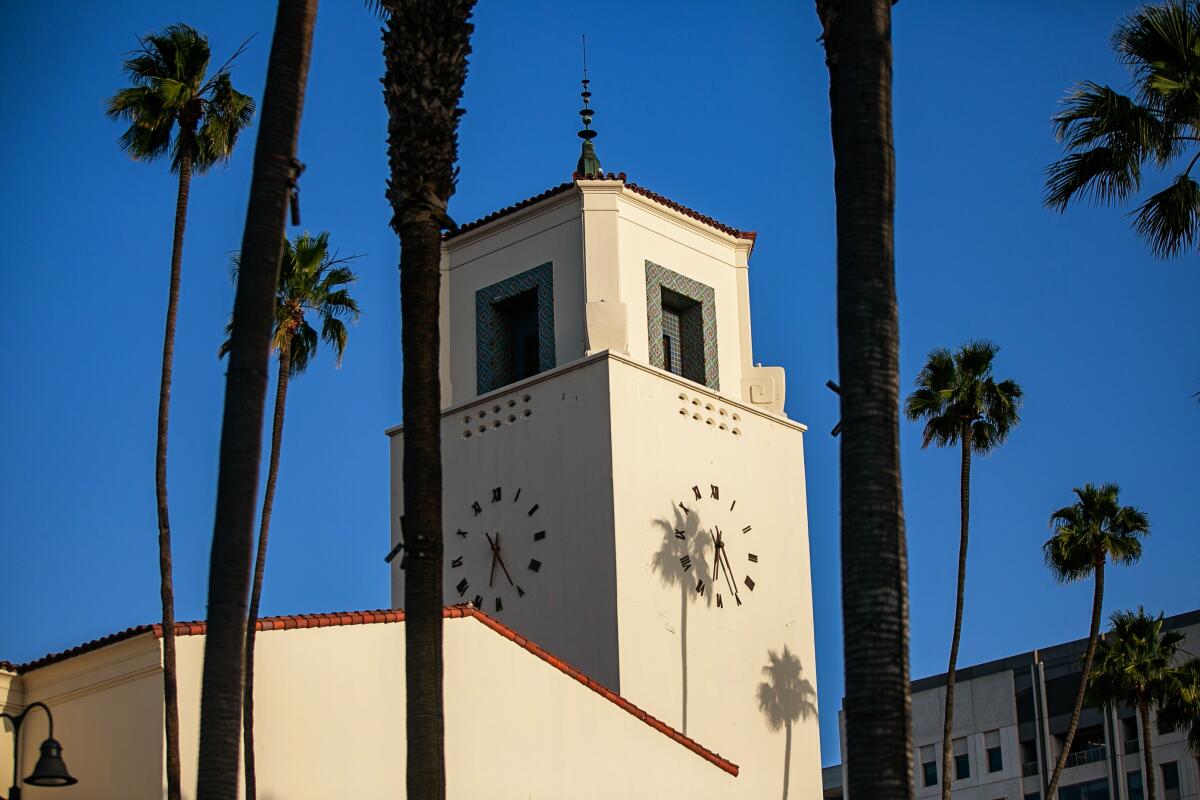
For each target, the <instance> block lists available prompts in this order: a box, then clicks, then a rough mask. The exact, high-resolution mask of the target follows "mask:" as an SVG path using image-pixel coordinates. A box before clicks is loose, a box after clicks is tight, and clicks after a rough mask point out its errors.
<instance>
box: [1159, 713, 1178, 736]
mask: <svg viewBox="0 0 1200 800" xmlns="http://www.w3.org/2000/svg"><path fill="white" fill-rule="evenodd" d="M1155 716H1156V717H1157V720H1156V722H1155V724H1156V725H1157V726H1158V735H1159V736H1166V735H1167V734H1169V733H1171V731H1173V730H1175V729H1174V728H1172V727H1171V725H1170V724H1169V723H1168V722H1167V720H1165V719H1163V715H1162V714H1156V715H1155Z"/></svg>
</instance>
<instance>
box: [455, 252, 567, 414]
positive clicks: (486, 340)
mask: <svg viewBox="0 0 1200 800" xmlns="http://www.w3.org/2000/svg"><path fill="white" fill-rule="evenodd" d="M530 289H536V290H537V305H538V309H537V314H538V371H539V372H545V371H546V370H548V369H554V365H555V362H554V264H553V262H550V261H547V262H546V263H545V264H541V265H539V266H536V267H534V268H533V269H528V270H525V271H524V272H521V273H518V274H516V275H513V276H512V277H510V278H505V279H504V280H502V281H499V282H498V283H493V284H492V285H491V286H485V287H484V288H482V289H479V290H478V291H476V292H475V382H476V391H477V392H478V393H479V394H486V393H487V392H490V391H492V390H494V389H499V388H500V387H501V386H505V385H507V384H509V383H512V354H511V353H509V352H508V345H509V342H508V330H507V326H506V325H505V321H504V317H503V315H502V314H501V313H500V312H499V310H497V308H496V304H497V303H500V302H502V301H504V300H507V299H508V298H510V297H513V296H515V295H518V294H520V293H521V292H524V291H528V290H530Z"/></svg>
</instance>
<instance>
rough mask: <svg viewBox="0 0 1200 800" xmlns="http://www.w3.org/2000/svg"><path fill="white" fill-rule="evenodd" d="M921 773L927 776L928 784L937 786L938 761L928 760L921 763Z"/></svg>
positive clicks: (926, 781)
mask: <svg viewBox="0 0 1200 800" xmlns="http://www.w3.org/2000/svg"><path fill="white" fill-rule="evenodd" d="M921 773H922V774H923V775H924V777H925V785H926V786H937V762H936V761H926V762H925V763H924V764H922V765H921Z"/></svg>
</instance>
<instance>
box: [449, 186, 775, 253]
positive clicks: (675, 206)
mask: <svg viewBox="0 0 1200 800" xmlns="http://www.w3.org/2000/svg"><path fill="white" fill-rule="evenodd" d="M579 180H589V181H591V180H597V181H620V182H621V183H623V184H624V185H625V188H626V189H629V190H630V191H632V192H637V193H638V194H640V195H641V196H643V197H646V198H649V199H650V200H653V201H654V202H656V203H658V204H659V205H662V206H666V207H667V208H669V209H671V210H672V211H677V212H679V213H680V214H683V215H684V216H685V217H691V218H692V219H694V220H696V221H697V222H701V223H703V224H705V225H707V226H709V227H710V228H715V229H716V230H718V231H721V232H722V233H726V234H729V235H730V236H733V237H735V238H738V239H749V240H750V241H751V242H752V243H753V242H754V240H755V238H756V237H757V236H758V234H757V233H755V232H754V231H743V230H739V229H737V228H732V227H730V226H728V225H725V224H723V223H721V222H717V221H716V220H715V219H713V218H712V217H710V216H707V215H705V214H701V213H700V212H699V211H695V210H693V209H691V208H688V207H687V206H685V205H683V204H681V203H676V202H675V201H674V200H671V199H669V198H667V197H664V196H662V195H661V194H659V193H658V192H654V191H651V190H650V189H647V188H646V187H645V186H639V185H638V184H636V183H626V179H625V173H624V172H617V173H612V172H609V173H607V174H598V175H592V174H590V173H589V174H586V175H584V174H581V173H578V172H576V173H575V175H574V176H573V180H571V181H570V182H568V183H560V184H559V185H558V186H555V187H552V188H550V189H547V190H546V191H544V192H542V193H541V194H536V195H534V196H533V197H527V198H525V199H524V200H520V201H518V202H516V203H513V204H512V205H511V206H506V207H504V208H502V209H500V210H498V211H493V212H492V213H490V214H488V215H487V216H484V217H480V218H479V219H477V220H473V221H471V222H467V223H465V224H463V225H460V226H458V228H457V229H456V230H453V231H448V232H447V233H446V234H444V235H443V238H444V239H447V240H448V239H453V238H454V237H456V236H459V235H461V234H464V233H466V232H467V231H472V230H475V229H476V228H480V227H482V226H484V225H487V224H488V223H490V222H495V221H496V220H498V219H500V218H501V217H507V216H508V215H509V214H512V213H515V212H517V211H520V210H521V209H523V208H528V207H529V206H532V205H534V204H535V203H540V202H542V201H543V200H548V199H549V198H551V197H555V196H556V195H560V194H562V193H563V192H565V191H567V190H568V189H570V188H572V187H573V186H574V185H575V181H579Z"/></svg>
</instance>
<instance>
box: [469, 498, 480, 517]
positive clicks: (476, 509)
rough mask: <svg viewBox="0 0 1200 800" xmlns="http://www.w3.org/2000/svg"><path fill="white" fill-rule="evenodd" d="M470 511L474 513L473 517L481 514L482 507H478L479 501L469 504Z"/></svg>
mask: <svg viewBox="0 0 1200 800" xmlns="http://www.w3.org/2000/svg"><path fill="white" fill-rule="evenodd" d="M471 510H472V511H474V512H475V516H477V517H478V516H479V515H480V514H482V513H483V506H481V505H479V501H478V500H476V501H475V502H474V503H471Z"/></svg>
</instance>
